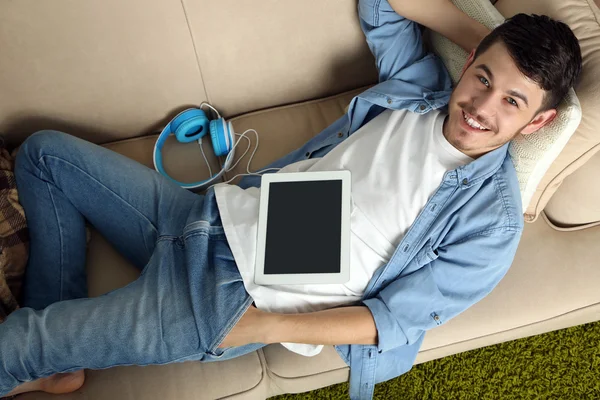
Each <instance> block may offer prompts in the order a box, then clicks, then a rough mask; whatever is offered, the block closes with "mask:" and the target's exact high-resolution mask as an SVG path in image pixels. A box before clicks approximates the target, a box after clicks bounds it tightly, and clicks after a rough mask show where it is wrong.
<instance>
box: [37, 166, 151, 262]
mask: <svg viewBox="0 0 600 400" xmlns="http://www.w3.org/2000/svg"><path fill="white" fill-rule="evenodd" d="M46 157H47V158H55V159H57V160H60V161H62V162H64V163H65V164H68V165H70V166H72V167H73V168H75V169H77V170H78V171H80V172H81V173H82V174H84V175H87V176H88V177H89V178H90V179H92V180H93V181H94V182H96V183H97V184H98V185H100V186H101V187H103V188H104V189H106V190H108V191H109V192H110V193H112V194H113V195H114V196H115V197H117V198H118V199H119V200H121V201H122V202H123V203H125V204H127V205H128V206H129V207H130V208H132V209H133V210H134V212H135V213H136V214H138V215H139V216H141V217H142V218H143V219H144V220H145V221H146V222H148V223H149V224H150V226H151V227H152V229H154V232H155V233H156V234H157V236H158V228H157V227H156V226H155V225H154V223H152V221H150V219H149V218H148V217H146V216H145V215H144V214H143V213H142V212H140V211H139V210H138V209H137V208H135V207H134V206H133V205H131V204H130V203H129V202H128V201H126V200H125V199H124V198H122V197H121V196H119V195H118V194H117V193H116V192H115V191H113V190H111V189H110V188H109V187H107V186H106V185H104V184H103V183H102V182H100V181H99V180H98V179H96V178H95V177H93V176H92V175H90V174H89V173H87V172H86V171H84V170H83V169H81V168H79V167H78V166H77V165H75V164H73V163H71V162H69V161H67V160H65V159H64V158H61V157H57V156H53V155H50V154H43V155H41V156H40V157H39V158H38V160H37V164H36V167H37V168H38V170H39V171H40V172H41V173H42V174H43V173H44V171H43V169H42V168H40V164H42V163H43V159H44V158H46ZM146 250H149V249H146Z"/></svg>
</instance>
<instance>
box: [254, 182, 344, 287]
mask: <svg viewBox="0 0 600 400" xmlns="http://www.w3.org/2000/svg"><path fill="white" fill-rule="evenodd" d="M327 180H339V181H341V182H342V205H341V211H342V223H341V224H340V225H341V226H340V229H341V242H340V272H339V273H323V274H314V273H310V274H268V275H267V274H265V273H264V263H265V250H266V238H267V217H268V209H269V191H270V185H271V183H275V182H305V181H327ZM350 185H351V174H350V171H347V170H342V171H318V172H285V173H283V172H282V173H275V174H266V175H263V176H262V179H261V193H260V206H259V214H258V231H257V240H256V243H257V246H256V262H255V268H254V282H255V283H256V284H257V285H307V284H332V283H333V284H336V283H337V284H340V283H347V282H348V281H349V280H350V208H351V207H350V205H351V201H352V198H351V190H350V188H351V187H350Z"/></svg>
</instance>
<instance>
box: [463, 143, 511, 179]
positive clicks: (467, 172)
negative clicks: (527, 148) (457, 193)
mask: <svg viewBox="0 0 600 400" xmlns="http://www.w3.org/2000/svg"><path fill="white" fill-rule="evenodd" d="M508 146H509V143H506V144H504V145H503V146H501V147H499V148H497V149H496V150H492V151H490V152H489V153H486V154H484V155H483V156H481V157H479V158H477V159H476V160H474V161H473V162H471V163H469V164H467V165H463V166H462V167H459V168H458V169H457V172H458V180H459V182H460V183H461V187H462V188H463V189H468V188H470V187H471V186H473V185H476V184H478V183H479V182H481V181H482V180H484V179H487V178H489V177H490V176H492V175H493V174H495V173H496V172H497V171H498V170H499V169H500V167H501V166H502V164H503V163H504V160H505V159H506V156H507V154H508Z"/></svg>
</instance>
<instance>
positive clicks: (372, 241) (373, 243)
mask: <svg viewBox="0 0 600 400" xmlns="http://www.w3.org/2000/svg"><path fill="white" fill-rule="evenodd" d="M352 205H353V207H352V213H351V215H350V230H351V231H352V233H353V234H354V235H355V236H356V238H357V239H359V240H360V241H361V242H363V243H364V244H365V245H366V246H367V247H368V248H369V249H371V250H372V251H373V252H374V253H375V254H377V255H378V256H379V257H381V259H382V260H383V261H385V262H388V261H389V260H390V258H391V257H392V255H393V254H394V251H395V250H396V248H395V247H394V245H392V244H391V243H390V242H389V241H388V240H387V238H386V237H385V236H383V234H382V233H381V232H380V231H379V229H377V227H376V226H375V225H373V223H372V222H371V220H370V219H369V218H368V217H367V216H366V215H365V214H364V213H363V212H362V210H361V209H360V208H359V207H357V206H356V205H355V204H354V202H353V203H352Z"/></svg>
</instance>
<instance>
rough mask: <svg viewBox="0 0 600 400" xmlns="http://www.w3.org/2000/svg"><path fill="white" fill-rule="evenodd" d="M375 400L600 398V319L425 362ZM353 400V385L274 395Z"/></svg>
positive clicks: (287, 399)
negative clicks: (351, 394)
mask: <svg viewBox="0 0 600 400" xmlns="http://www.w3.org/2000/svg"><path fill="white" fill-rule="evenodd" d="M374 398H375V399H380V400H388V399H394V400H396V399H397V400H413V399H443V400H451V399H461V400H462V399H477V400H486V399H494V400H496V399H502V400H506V399H525V400H538V399H557V400H570V399H573V400H575V399H576V400H588V399H589V400H597V399H600V322H595V323H591V324H586V325H580V326H576V327H573V328H568V329H563V330H559V331H554V332H549V333H546V334H543V335H538V336H532V337H529V338H524V339H519V340H514V341H511V342H506V343H501V344H498V345H494V346H489V347H485V348H482V349H477V350H471V351H468V352H466V353H462V354H456V355H453V356H449V357H445V358H442V359H439V360H434V361H430V362H427V363H424V364H419V365H417V366H415V367H413V369H412V370H411V371H410V372H408V373H406V374H404V375H402V376H400V377H398V378H396V379H392V380H389V381H387V382H382V383H380V384H378V385H376V386H375V397H374ZM309 399H310V400H313V399H328V400H329V399H331V400H337V399H340V400H341V399H348V384H347V383H342V384H339V385H334V386H330V387H328V388H324V389H319V390H315V391H312V392H308V393H303V394H295V395H290V394H288V395H281V396H275V397H272V398H271V399H270V400H309Z"/></svg>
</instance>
